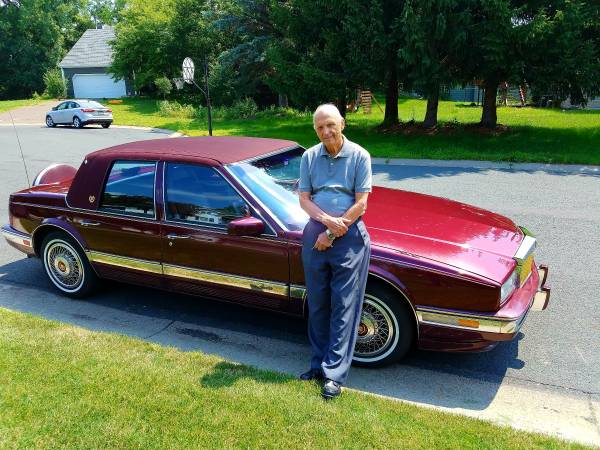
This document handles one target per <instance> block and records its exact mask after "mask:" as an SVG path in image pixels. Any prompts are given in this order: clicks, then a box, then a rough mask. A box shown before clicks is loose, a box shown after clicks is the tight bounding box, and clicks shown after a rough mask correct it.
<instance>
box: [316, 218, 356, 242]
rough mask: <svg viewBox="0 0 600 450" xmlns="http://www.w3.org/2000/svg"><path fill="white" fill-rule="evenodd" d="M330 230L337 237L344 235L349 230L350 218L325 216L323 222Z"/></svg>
mask: <svg viewBox="0 0 600 450" xmlns="http://www.w3.org/2000/svg"><path fill="white" fill-rule="evenodd" d="M321 223H322V224H323V225H325V226H326V227H327V228H329V230H330V231H331V232H332V233H333V235H334V236H335V237H342V236H343V235H345V234H346V233H347V232H348V225H349V224H350V220H349V219H346V218H345V217H332V216H327V217H325V218H324V219H323V220H322V222H321Z"/></svg>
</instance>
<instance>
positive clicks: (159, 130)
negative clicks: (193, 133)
mask: <svg viewBox="0 0 600 450" xmlns="http://www.w3.org/2000/svg"><path fill="white" fill-rule="evenodd" d="M12 126H13V124H12V123H10V122H7V123H3V122H0V127H12ZM15 126H16V127H39V128H46V125H45V124H43V123H15ZM111 128H125V129H131V130H148V131H150V132H152V133H161V134H168V135H169V136H168V137H170V138H172V137H182V136H185V134H183V133H179V132H178V131H173V130H167V129H165V128H150V127H138V126H134V125H111Z"/></svg>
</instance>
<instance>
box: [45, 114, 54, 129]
mask: <svg viewBox="0 0 600 450" xmlns="http://www.w3.org/2000/svg"><path fill="white" fill-rule="evenodd" d="M46 126H47V127H48V128H54V127H55V126H56V124H55V123H54V120H52V117H50V116H46Z"/></svg>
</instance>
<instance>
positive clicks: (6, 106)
mask: <svg viewBox="0 0 600 450" xmlns="http://www.w3.org/2000/svg"><path fill="white" fill-rule="evenodd" d="M44 101H47V99H44V98H39V99H33V98H30V99H27V100H1V101H0V113H3V112H6V111H9V110H11V109H15V108H20V107H21V106H32V105H37V104H38V103H41V102H44Z"/></svg>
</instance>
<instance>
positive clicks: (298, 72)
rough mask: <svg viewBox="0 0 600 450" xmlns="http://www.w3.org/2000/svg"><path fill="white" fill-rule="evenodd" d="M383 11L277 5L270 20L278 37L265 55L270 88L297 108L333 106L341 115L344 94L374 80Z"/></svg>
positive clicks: (353, 1)
mask: <svg viewBox="0 0 600 450" xmlns="http://www.w3.org/2000/svg"><path fill="white" fill-rule="evenodd" d="M382 13H383V12H382V9H381V5H380V3H379V2H378V1H371V2H362V1H360V0H343V1H338V2H322V3H321V2H319V3H318V5H317V6H315V4H314V2H313V1H312V0H288V1H285V2H281V3H278V4H277V5H276V6H275V7H274V8H273V12H272V20H273V26H274V28H275V30H276V31H277V33H278V35H279V36H280V37H279V38H278V39H277V40H276V41H275V42H274V43H273V46H272V47H271V48H270V49H269V51H268V58H269V60H270V63H271V64H272V66H273V72H272V73H271V74H270V76H269V78H268V83H269V85H270V86H272V87H273V88H274V89H275V90H276V91H278V92H287V93H288V94H289V95H290V99H291V100H292V102H293V103H294V104H296V105H298V106H301V107H310V108H312V107H314V106H316V105H317V104H319V103H322V102H334V103H336V104H337V105H338V107H339V109H340V112H341V113H342V115H344V114H345V110H346V101H347V95H348V92H350V91H353V90H355V89H356V88H358V87H360V86H368V85H369V84H370V83H371V82H373V80H374V75H375V72H374V70H373V67H372V65H371V61H372V60H373V59H374V56H376V55H377V54H378V53H379V51H380V49H381V48H382V45H381V43H380V39H381V36H382V32H381V24H382Z"/></svg>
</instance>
